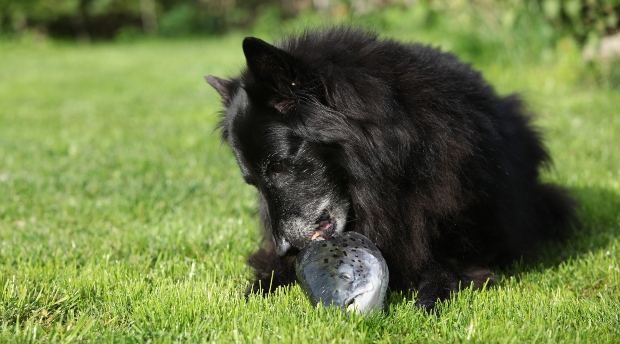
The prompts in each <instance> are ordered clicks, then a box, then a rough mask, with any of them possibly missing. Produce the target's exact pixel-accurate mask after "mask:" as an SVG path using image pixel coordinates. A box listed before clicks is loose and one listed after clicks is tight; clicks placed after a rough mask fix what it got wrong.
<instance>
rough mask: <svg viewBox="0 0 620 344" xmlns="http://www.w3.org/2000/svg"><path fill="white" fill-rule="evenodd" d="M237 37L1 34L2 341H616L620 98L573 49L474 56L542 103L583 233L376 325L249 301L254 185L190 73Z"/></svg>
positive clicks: (398, 308)
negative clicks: (114, 38) (584, 75)
mask: <svg viewBox="0 0 620 344" xmlns="http://www.w3.org/2000/svg"><path fill="white" fill-rule="evenodd" d="M400 36H406V35H404V34H402V33H401V34H400ZM422 36H424V35H422ZM424 37H427V38H428V37H431V36H430V35H429V36H424ZM424 37H422V38H424ZM241 38H242V36H228V37H223V38H221V39H212V40H193V41H178V42H140V43H134V44H120V45H113V44H100V45H93V46H82V47H75V46H71V45H62V44H61V45H59V44H49V43H48V44H46V45H43V46H40V45H37V44H28V45H23V46H22V45H19V44H13V43H10V44H9V43H1V45H0V51H2V53H1V54H0V319H1V321H2V322H1V325H0V326H1V327H0V341H7V342H12V341H29V340H40V341H67V342H70V341H76V340H86V341H97V342H145V341H148V340H155V341H158V342H172V341H180V342H187V341H192V342H194V341H197V342H202V341H204V342H212V341H215V342H222V343H226V342H233V341H238V342H280V341H281V342H293V341H294V342H337V343H340V342H351V343H359V342H436V341H440V342H444V341H447V342H456V341H466V340H473V341H478V342H510V341H512V342H575V341H577V340H580V341H585V342H610V343H611V342H617V341H618V340H619V339H620V330H619V328H620V320H619V318H618V317H619V314H620V303H619V302H620V301H619V300H620V295H619V294H618V291H619V290H620V258H619V257H620V250H619V246H620V245H619V244H620V243H619V239H618V236H619V234H620V215H619V213H620V212H619V211H618V209H620V150H619V149H618V148H617V147H618V146H619V144H620V139H619V137H620V136H619V135H620V132H619V130H620V119H619V116H618V115H619V113H618V111H619V110H618V109H620V97H617V90H609V89H603V88H598V87H596V86H595V85H592V84H582V83H581V82H580V80H581V79H580V76H579V75H580V74H579V73H580V71H581V69H580V68H582V67H583V66H581V65H580V62H579V59H578V58H577V57H578V54H579V52H578V49H577V48H576V47H574V46H571V45H570V44H568V45H567V46H564V47H557V48H554V49H553V50H552V51H551V52H549V53H548V54H550V55H549V56H547V57H541V58H540V59H536V58H533V59H532V60H534V61H535V62H536V63H532V62H528V63H519V62H518V61H519V60H518V59H514V61H513V63H506V60H503V61H504V62H498V63H495V64H494V63H486V62H485V63H480V62H476V60H474V61H472V62H473V63H474V65H475V66H476V67H477V68H480V69H482V72H483V74H484V75H485V77H487V78H488V79H489V80H491V81H492V82H493V83H494V84H495V85H496V87H497V89H498V91H499V92H500V93H501V94H506V93H510V92H514V91H522V92H523V96H524V98H525V99H526V100H528V102H529V103H530V104H531V106H530V107H531V109H532V111H533V112H535V113H537V114H538V119H537V124H538V125H539V126H540V127H541V128H542V129H543V130H544V132H545V133H546V135H545V141H546V143H547V145H548V147H549V148H550V151H551V153H552V155H553V157H554V160H555V165H554V166H555V167H553V168H552V169H551V170H550V171H549V172H547V173H546V174H545V178H546V179H549V180H553V181H557V182H559V183H561V184H563V185H565V186H566V187H568V188H569V189H570V190H571V192H572V193H573V194H574V195H575V196H576V197H577V198H578V199H579V200H580V202H581V204H582V207H581V211H580V216H581V219H582V226H581V229H580V231H579V233H578V235H577V236H576V238H575V239H573V240H571V241H569V242H568V243H566V244H564V245H555V246H551V247H549V248H548V249H547V251H546V254H545V260H544V261H543V262H542V263H541V265H540V266H533V267H531V266H530V267H526V266H520V265H519V266H515V268H514V269H513V270H511V271H510V273H509V274H507V275H502V274H501V273H500V274H499V276H500V277H499V282H498V283H497V285H496V286H492V287H489V288H487V290H485V291H483V292H471V291H464V292H462V293H461V294H460V296H459V297H458V298H456V299H455V300H453V301H452V302H449V303H446V304H443V305H441V306H440V313H441V316H440V317H435V316H428V315H426V314H424V313H422V312H420V311H418V310H417V309H416V308H415V307H414V306H413V302H414V301H415V295H400V294H392V295H390V296H389V300H388V304H387V310H386V312H385V313H384V314H380V315H375V316H371V317H358V316H350V317H347V316H345V315H343V314H342V313H341V312H339V311H336V310H333V309H323V308H318V309H314V308H313V307H312V306H311V305H310V303H309V302H308V301H307V300H306V299H305V298H304V295H303V293H302V292H301V290H300V288H299V287H297V286H293V287H291V288H286V289H279V290H278V291H277V292H276V293H275V294H273V295H272V296H269V297H267V298H261V297H255V296H252V297H250V298H249V300H248V301H247V302H245V301H244V299H243V290H244V288H245V287H246V285H247V284H246V283H247V282H246V279H247V277H248V276H249V271H248V269H247V268H246V266H245V264H244V260H245V257H246V255H247V254H248V253H249V252H251V251H252V250H253V249H254V248H255V247H256V245H257V243H258V240H259V238H260V230H259V226H258V222H257V220H256V219H255V217H254V212H255V211H256V207H255V200H254V192H253V190H252V189H251V188H250V187H247V186H245V185H244V184H243V183H242V180H241V178H240V176H239V172H238V169H237V167H236V165H235V162H234V158H233V157H232V155H231V154H230V152H229V150H228V148H226V147H225V146H220V140H219V135H218V133H217V132H214V131H213V130H214V127H215V124H216V123H217V120H218V114H217V112H218V110H219V100H218V99H217V97H216V92H214V91H213V90H211V89H210V88H209V86H208V85H207V84H206V83H205V82H204V80H203V78H202V77H203V75H206V74H215V75H220V76H226V75H230V74H234V73H236V71H237V70H238V68H239V67H240V66H241V65H242V62H243V56H242V53H241V47H240V42H241ZM266 38H267V39H269V37H266ZM403 38H406V39H413V36H407V37H403ZM457 48H458V47H457ZM562 49H564V50H562ZM456 52H457V53H459V51H458V49H457V50H456ZM471 56H473V57H475V55H471ZM485 61H487V60H486V58H485Z"/></svg>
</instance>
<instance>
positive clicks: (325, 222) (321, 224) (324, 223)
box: [319, 221, 332, 232]
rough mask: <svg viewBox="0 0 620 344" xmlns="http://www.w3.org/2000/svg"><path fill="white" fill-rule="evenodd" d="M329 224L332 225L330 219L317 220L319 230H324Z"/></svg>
mask: <svg viewBox="0 0 620 344" xmlns="http://www.w3.org/2000/svg"><path fill="white" fill-rule="evenodd" d="M331 226H332V223H331V222H330V221H321V222H319V230H320V231H322V232H325V231H326V230H327V229H329V227H331Z"/></svg>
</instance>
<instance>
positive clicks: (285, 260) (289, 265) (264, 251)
mask: <svg viewBox="0 0 620 344" xmlns="http://www.w3.org/2000/svg"><path fill="white" fill-rule="evenodd" d="M265 244H266V245H265V247H264V248H261V249H260V250H258V251H257V252H255V253H253V254H252V255H250V257H249V258H248V264H249V265H250V266H251V267H252V268H253V269H254V272H255V278H256V279H255V280H254V281H253V283H252V285H251V286H250V287H249V288H248V289H247V290H246V291H245V296H246V298H247V297H248V295H249V294H252V293H262V294H266V293H269V292H272V291H274V290H275V289H276V288H277V287H280V286H284V285H288V284H291V283H293V282H294V281H295V257H278V255H277V254H276V251H275V247H274V245H273V243H272V242H271V240H266V241H265Z"/></svg>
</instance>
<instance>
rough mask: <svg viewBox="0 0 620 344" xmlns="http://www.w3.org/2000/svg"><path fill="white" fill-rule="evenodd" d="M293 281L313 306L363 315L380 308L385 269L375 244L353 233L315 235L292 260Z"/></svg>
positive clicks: (384, 292)
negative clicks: (293, 268) (294, 277)
mask: <svg viewBox="0 0 620 344" xmlns="http://www.w3.org/2000/svg"><path fill="white" fill-rule="evenodd" d="M295 270H296V275H297V281H298V282H299V284H300V285H301V288H302V290H303V291H304V293H305V294H306V295H307V296H308V298H309V299H310V301H311V302H312V304H313V305H314V306H317V305H318V304H323V305H324V306H327V307H329V306H336V307H340V308H342V309H344V310H346V311H347V312H355V313H358V314H367V313H370V312H372V311H375V310H382V309H383V302H384V299H385V294H386V291H387V286H388V281H389V271H388V267H387V264H386V262H385V259H384V258H383V255H382V254H381V252H380V251H379V249H378V248H377V246H375V244H374V243H373V242H372V241H371V240H370V239H368V238H367V237H365V236H363V235H362V234H360V233H357V232H344V233H342V234H339V233H334V234H332V235H331V236H329V237H326V236H325V235H315V236H313V240H312V241H310V243H309V244H307V245H306V247H304V248H303V249H302V250H301V251H299V253H298V254H297V258H296V261H295Z"/></svg>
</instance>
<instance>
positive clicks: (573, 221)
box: [534, 183, 578, 240]
mask: <svg viewBox="0 0 620 344" xmlns="http://www.w3.org/2000/svg"><path fill="white" fill-rule="evenodd" d="M538 188H539V190H538V192H537V195H538V197H537V198H536V200H535V204H534V211H535V214H536V216H537V217H538V219H537V220H538V221H536V223H538V224H539V228H536V232H537V234H538V235H539V238H540V239H542V240H562V239H566V238H567V237H568V236H569V235H570V234H571V232H572V231H573V230H574V229H575V228H576V227H577V225H578V220H577V215H576V209H577V206H578V202H577V201H576V200H575V199H574V198H572V197H571V196H570V195H569V194H568V192H567V191H566V190H565V189H563V188H561V187H559V186H556V185H552V184H542V183H541V184H539V185H538Z"/></svg>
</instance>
